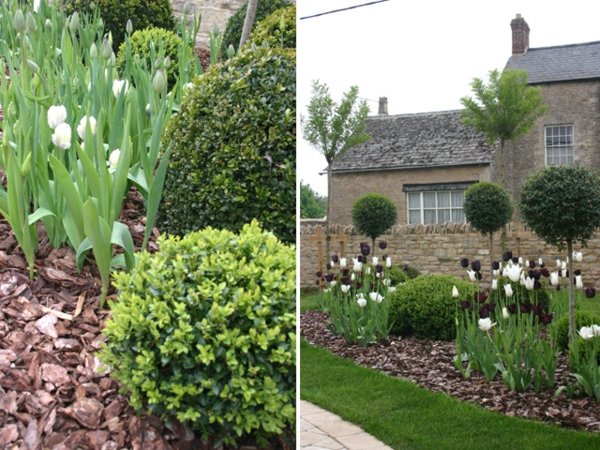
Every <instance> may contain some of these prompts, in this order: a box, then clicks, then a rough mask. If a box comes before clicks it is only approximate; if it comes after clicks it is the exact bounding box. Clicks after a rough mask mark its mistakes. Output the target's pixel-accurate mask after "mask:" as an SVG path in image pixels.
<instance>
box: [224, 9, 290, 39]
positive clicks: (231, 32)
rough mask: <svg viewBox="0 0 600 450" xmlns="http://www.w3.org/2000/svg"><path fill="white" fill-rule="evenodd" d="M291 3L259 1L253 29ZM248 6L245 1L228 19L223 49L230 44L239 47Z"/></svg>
mask: <svg viewBox="0 0 600 450" xmlns="http://www.w3.org/2000/svg"><path fill="white" fill-rule="evenodd" d="M289 4H290V2H289V0H269V1H259V2H258V6H257V7H256V15H255V16H254V25H253V29H254V28H256V27H257V25H258V24H259V23H260V22H261V21H262V20H263V19H264V18H265V17H267V16H268V15H269V14H271V13H272V12H273V11H275V10H277V9H281V8H284V7H286V6H289ZM247 8H248V2H246V3H244V4H243V5H242V7H241V8H240V9H238V10H237V11H236V12H235V13H234V14H233V15H232V16H231V17H230V18H229V20H228V21H227V25H226V26H225V31H224V33H223V43H222V47H221V48H222V49H224V50H227V49H228V48H229V46H230V45H231V46H233V48H234V49H237V48H238V47H239V45H240V38H241V37H242V29H243V28H244V19H245V18H246V10H247ZM294 20H295V19H294Z"/></svg>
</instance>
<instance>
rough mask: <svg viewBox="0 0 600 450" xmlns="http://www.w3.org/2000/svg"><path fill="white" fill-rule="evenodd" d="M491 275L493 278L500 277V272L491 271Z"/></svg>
mask: <svg viewBox="0 0 600 450" xmlns="http://www.w3.org/2000/svg"><path fill="white" fill-rule="evenodd" d="M492 275H493V276H495V277H499V276H500V270H499V269H498V270H492Z"/></svg>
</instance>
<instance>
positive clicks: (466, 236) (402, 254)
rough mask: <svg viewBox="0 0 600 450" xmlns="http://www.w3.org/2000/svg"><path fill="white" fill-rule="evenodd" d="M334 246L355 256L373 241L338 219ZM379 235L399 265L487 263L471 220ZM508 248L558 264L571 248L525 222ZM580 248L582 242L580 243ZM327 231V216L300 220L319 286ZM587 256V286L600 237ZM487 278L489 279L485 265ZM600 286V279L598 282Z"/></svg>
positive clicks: (449, 270) (513, 231) (310, 280)
mask: <svg viewBox="0 0 600 450" xmlns="http://www.w3.org/2000/svg"><path fill="white" fill-rule="evenodd" d="M331 230H332V238H331V252H332V253H336V254H338V255H340V256H346V257H352V256H354V257H356V255H357V254H358V253H359V243H360V242H363V241H367V242H370V239H369V238H366V237H365V236H361V235H359V234H357V233H356V232H355V231H354V228H353V227H352V226H343V225H334V226H332V227H331ZM494 239H495V243H496V245H495V248H494V255H495V258H494V259H501V250H500V245H499V243H500V242H499V241H500V236H499V234H496V235H495V237H494ZM379 240H385V241H387V242H388V247H387V248H386V249H385V251H382V250H380V249H379V248H377V249H376V255H380V256H381V255H382V254H383V253H386V254H387V255H389V256H391V257H392V262H393V264H395V265H398V264H399V265H404V264H408V265H409V266H413V267H415V268H417V269H419V270H420V271H421V272H422V273H444V274H452V275H456V276H459V277H466V273H465V270H464V269H462V267H461V266H460V263H459V261H460V258H461V257H467V258H469V259H470V260H472V259H480V260H481V261H482V267H488V264H487V261H489V250H488V247H489V241H488V238H487V237H486V236H482V235H481V234H479V233H477V232H475V231H473V230H472V229H471V228H470V226H469V225H467V224H446V225H397V226H395V227H394V228H392V230H391V231H390V233H389V234H386V235H383V236H381V237H380V239H378V241H379ZM506 248H507V249H509V250H512V251H513V253H514V254H515V256H522V257H523V258H524V259H527V260H529V259H536V260H537V259H538V258H540V257H541V258H543V259H544V261H546V263H547V265H548V268H549V269H550V270H554V268H555V267H556V262H555V260H556V259H557V258H563V259H564V257H565V256H566V250H565V251H563V252H562V253H561V252H558V251H557V249H556V248H555V247H551V246H548V245H546V244H545V243H544V242H543V241H542V240H541V239H539V238H538V237H537V236H536V235H535V234H533V233H532V232H530V231H527V230H524V229H523V228H522V227H520V226H515V225H511V226H510V227H508V230H507V239H506ZM575 249H576V250H579V249H580V247H579V246H576V248H575ZM324 251H325V235H324V227H323V222H322V221H314V220H313V221H301V223H300V245H299V252H300V284H301V286H314V284H315V273H316V272H317V271H318V270H323V264H325V261H324V260H325V258H324ZM582 252H583V255H584V257H583V262H582V263H580V264H579V265H578V266H579V268H581V270H582V274H583V281H584V284H585V285H586V286H594V285H595V284H596V281H597V280H598V281H600V264H599V262H600V239H598V238H595V239H592V240H591V241H590V242H588V247H587V248H584V249H582ZM483 273H484V281H485V280H489V275H487V273H486V272H485V271H483ZM596 288H600V283H599V284H598V285H596Z"/></svg>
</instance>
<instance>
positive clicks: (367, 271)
mask: <svg viewBox="0 0 600 450" xmlns="http://www.w3.org/2000/svg"><path fill="white" fill-rule="evenodd" d="M365 274H366V275H371V268H370V267H367V268H365Z"/></svg>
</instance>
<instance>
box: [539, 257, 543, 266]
mask: <svg viewBox="0 0 600 450" xmlns="http://www.w3.org/2000/svg"><path fill="white" fill-rule="evenodd" d="M538 264H539V265H540V266H543V265H544V260H543V259H542V258H540V259H538Z"/></svg>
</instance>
